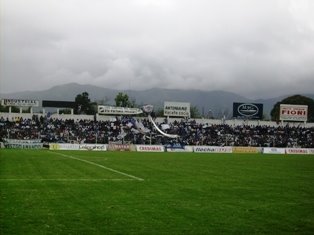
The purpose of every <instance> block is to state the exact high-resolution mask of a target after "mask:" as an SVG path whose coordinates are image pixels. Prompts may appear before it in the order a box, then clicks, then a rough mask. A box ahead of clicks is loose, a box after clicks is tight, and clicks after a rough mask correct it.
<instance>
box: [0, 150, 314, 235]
mask: <svg viewBox="0 0 314 235" xmlns="http://www.w3.org/2000/svg"><path fill="white" fill-rule="evenodd" d="M60 154H64V155H63V156H62V155H60ZM68 156H72V157H75V158H78V159H83V160H87V161H90V162H93V163H96V164H99V165H103V166H105V167H107V168H110V169H112V170H116V171H119V172H121V173H125V174H128V175H131V176H134V177H137V178H142V179H144V180H143V181H141V180H138V179H136V178H132V177H130V176H128V175H124V174H121V173H118V172H113V171H112V170H110V169H105V168H101V167H100V166H97V165H92V164H89V163H88V162H83V161H79V160H77V159H73V158H69V157H68ZM313 233H314V156H313V155H312V156H300V155H299V156H293V155H289V156H288V155H285V156H284V155H281V156H278V155H261V154H260V155H254V154H195V153H162V154H161V153H136V152H90V151H81V152H79V151H41V150H37V151H32V150H0V234H1V235H5V234H313Z"/></svg>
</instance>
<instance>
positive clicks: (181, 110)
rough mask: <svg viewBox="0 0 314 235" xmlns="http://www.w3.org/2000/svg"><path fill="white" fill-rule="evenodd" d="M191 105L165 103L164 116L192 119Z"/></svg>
mask: <svg viewBox="0 0 314 235" xmlns="http://www.w3.org/2000/svg"><path fill="white" fill-rule="evenodd" d="M190 115H191V114H190V103H185V102H168V101H166V102H165V103H164V116H170V117H190Z"/></svg>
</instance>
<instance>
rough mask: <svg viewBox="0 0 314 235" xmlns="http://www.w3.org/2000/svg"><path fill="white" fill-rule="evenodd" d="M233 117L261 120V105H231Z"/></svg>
mask: <svg viewBox="0 0 314 235" xmlns="http://www.w3.org/2000/svg"><path fill="white" fill-rule="evenodd" d="M233 117H234V118H242V119H262V118H263V104H256V103H233Z"/></svg>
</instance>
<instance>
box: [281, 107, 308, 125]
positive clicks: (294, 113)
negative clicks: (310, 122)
mask: <svg viewBox="0 0 314 235" xmlns="http://www.w3.org/2000/svg"><path fill="white" fill-rule="evenodd" d="M307 116H308V106H307V105H292V104H281V105H280V120H281V121H298V122H306V121H307Z"/></svg>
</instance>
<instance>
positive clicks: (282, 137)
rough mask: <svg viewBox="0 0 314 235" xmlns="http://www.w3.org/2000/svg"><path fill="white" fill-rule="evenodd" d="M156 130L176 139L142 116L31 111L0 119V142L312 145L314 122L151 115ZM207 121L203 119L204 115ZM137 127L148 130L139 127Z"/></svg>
mask: <svg viewBox="0 0 314 235" xmlns="http://www.w3.org/2000/svg"><path fill="white" fill-rule="evenodd" d="M156 120H157V124H158V126H159V128H160V129H162V130H163V131H165V132H166V133H169V134H177V135H179V136H180V137H179V138H178V139H176V140H173V139H169V138H166V137H164V136H162V135H160V134H159V133H158V132H157V131H156V130H155V129H154V127H153V125H152V124H151V123H150V122H149V121H148V120H147V119H145V118H142V119H134V118H132V117H126V116H124V117H112V116H111V117H108V118H107V119H106V120H105V119H103V120H98V121H97V120H95V119H91V118H88V119H79V118H76V119H66V118H65V117H62V118H55V117H49V118H47V117H46V116H37V115H33V116H32V117H27V118H22V117H14V119H9V118H4V117H1V118H0V142H5V140H6V139H20V140H32V139H41V140H42V142H43V143H52V142H55V143H99V144H108V143H109V142H115V141H122V142H128V143H133V144H162V145H167V144H173V143H174V142H176V143H180V144H182V145H208V146H253V147H299V148H314V127H313V126H305V125H304V124H300V123H299V124H297V125H295V124H293V125H290V124H285V125H279V124H277V125H274V124H272V125H266V124H265V123H262V124H256V125H250V124H248V123H246V122H242V123H236V122H234V123H226V122H217V121H213V122H206V120H202V121H196V120H192V119H182V120H178V119H175V120H171V121H169V120H167V119H162V118H159V119H156ZM207 121H208V120H207ZM138 123H140V126H141V127H145V128H147V129H149V130H151V131H150V132H149V133H144V132H143V131H141V129H142V128H138V126H139V125H138Z"/></svg>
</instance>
